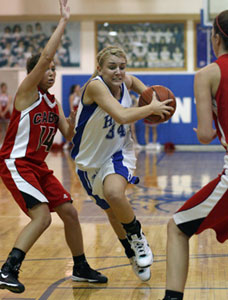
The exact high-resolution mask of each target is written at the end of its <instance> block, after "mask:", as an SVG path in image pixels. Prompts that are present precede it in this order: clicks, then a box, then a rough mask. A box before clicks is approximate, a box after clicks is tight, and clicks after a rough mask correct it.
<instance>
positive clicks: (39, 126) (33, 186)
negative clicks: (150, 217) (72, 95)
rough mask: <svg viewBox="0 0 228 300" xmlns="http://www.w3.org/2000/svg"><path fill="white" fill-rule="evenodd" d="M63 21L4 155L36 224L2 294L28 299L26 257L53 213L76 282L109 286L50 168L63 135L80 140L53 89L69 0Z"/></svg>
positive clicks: (22, 90) (5, 174) (0, 281)
mask: <svg viewBox="0 0 228 300" xmlns="http://www.w3.org/2000/svg"><path fill="white" fill-rule="evenodd" d="M59 3H60V11H61V19H60V21H59V24H58V26H57V28H56V30H55V31H54V33H53V34H52V36H51V38H50V40H49V41H48V43H47V45H46V47H45V48H44V50H43V52H42V53H41V54H37V55H34V56H32V57H31V58H30V59H29V60H28V62H27V72H28V75H27V76H26V78H25V79H24V81H23V82H22V83H21V85H20V86H19V88H18V90H17V93H16V96H15V100H14V109H13V113H12V117H11V121H10V125H9V128H8V131H7V133H6V138H5V140H4V144H3V146H2V149H1V151H0V176H1V178H2V180H3V182H4V183H5V185H6V187H7V188H8V189H9V191H10V192H11V194H12V195H13V197H14V198H15V200H16V201H17V203H18V204H19V206H20V207H21V209H22V210H23V211H24V212H25V213H26V214H27V215H28V216H29V217H30V219H31V221H30V222H29V223H28V224H27V225H26V227H25V228H24V229H23V230H22V232H21V233H20V235H19V236H18V238H17V240H16V242H15V244H14V246H13V249H12V251H11V252H10V254H9V256H8V258H7V260H6V262H5V263H4V264H3V266H2V268H1V270H0V289H8V290H10V291H11V292H14V293H22V292H23V291H24V290H25V287H24V285H23V284H22V283H21V282H20V281H19V280H18V273H19V269H20V266H21V264H22V262H23V260H24V258H25V255H26V253H27V252H28V251H29V249H30V248H31V247H32V245H33V244H34V243H35V242H36V240H37V239H38V238H39V237H40V235H41V234H42V233H43V232H44V231H45V230H46V229H47V228H48V226H49V225H50V223H51V214H50V211H55V212H57V214H58V215H59V217H60V218H61V219H62V221H63V223H64V229H65V237H66V241H67V243H68V246H69V248H70V250H71V253H72V256H73V261H74V267H73V276H72V279H73V280H75V281H88V282H99V283H104V282H107V277H105V276H104V275H102V274H101V273H99V272H97V271H95V270H93V269H91V268H90V266H89V264H88V263H87V261H86V258H85V255H84V249H83V239H82V232H81V227H80V223H79V219H78V214H77V211H76V209H75V208H74V206H73V205H72V199H71V196H70V194H69V193H68V192H67V191H66V190H65V189H64V187H63V186H62V184H61V183H60V182H59V181H58V180H57V178H56V177H55V176H54V175H53V171H52V170H49V169H48V167H47V165H46V163H45V162H44V160H45V158H46V156H47V154H48V152H49V151H50V149H51V146H52V143H53V139H54V136H55V134H56V131H57V129H59V130H60V131H61V133H62V134H63V135H64V137H65V138H66V139H67V140H69V141H70V140H71V139H72V137H73V134H74V123H75V113H74V112H72V113H71V115H70V117H69V118H68V119H66V118H65V116H64V113H63V110H62V107H61V105H60V104H59V103H58V101H57V100H56V99H55V97H54V95H51V94H49V92H48V89H49V88H51V87H52V86H53V84H54V82H55V76H56V73H55V65H54V62H53V57H54V55H55V52H56V50H57V48H58V45H59V44H60V41H61V37H62V35H63V33H64V30H65V27H66V25H67V22H68V20H69V17H70V11H69V7H68V6H67V0H59Z"/></svg>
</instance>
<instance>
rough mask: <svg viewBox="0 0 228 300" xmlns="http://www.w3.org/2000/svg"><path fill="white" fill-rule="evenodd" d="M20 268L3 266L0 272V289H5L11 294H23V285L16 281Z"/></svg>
mask: <svg viewBox="0 0 228 300" xmlns="http://www.w3.org/2000/svg"><path fill="white" fill-rule="evenodd" d="M19 267H20V266H13V267H11V266H10V265H8V264H4V265H3V266H2V269H1V270H0V289H7V290H9V291H11V292H13V293H23V292H24V290H25V287H24V285H23V284H22V283H21V282H20V281H19V280H18V274H19Z"/></svg>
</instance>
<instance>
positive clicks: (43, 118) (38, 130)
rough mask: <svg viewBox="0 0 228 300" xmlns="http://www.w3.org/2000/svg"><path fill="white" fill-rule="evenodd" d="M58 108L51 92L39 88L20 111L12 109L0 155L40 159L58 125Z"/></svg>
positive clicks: (49, 147) (3, 157)
mask: <svg viewBox="0 0 228 300" xmlns="http://www.w3.org/2000/svg"><path fill="white" fill-rule="evenodd" d="M58 121H59V109H58V105H57V103H56V101H55V97H54V95H51V94H49V93H48V92H47V93H44V92H43V91H41V90H39V96H38V99H37V101H35V102H34V103H33V104H32V105H31V106H30V107H28V108H26V109H25V110H23V111H18V110H16V109H15V107H14V109H13V112H12V117H11V120H10V124H9V127H8V130H7V133H6V137H5V140H4V143H3V145H2V149H1V151H0V159H7V158H12V159H13V158H27V159H29V160H33V161H35V162H42V161H44V159H45V158H46V156H47V154H48V152H49V150H50V149H51V146H52V143H53V140H54V136H55V134H56V131H57V129H58Z"/></svg>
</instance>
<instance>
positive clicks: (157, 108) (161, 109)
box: [149, 92, 174, 119]
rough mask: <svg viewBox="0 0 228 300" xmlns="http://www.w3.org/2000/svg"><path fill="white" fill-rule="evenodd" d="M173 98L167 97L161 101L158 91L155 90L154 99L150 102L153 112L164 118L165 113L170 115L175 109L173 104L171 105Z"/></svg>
mask: <svg viewBox="0 0 228 300" xmlns="http://www.w3.org/2000/svg"><path fill="white" fill-rule="evenodd" d="M172 101H173V99H167V100H164V101H159V100H158V99H157V97H156V92H153V97H152V101H151V103H150V104H149V105H150V106H151V109H152V114H154V115H159V116H160V117H161V118H162V119H164V118H165V115H168V116H169V115H170V113H171V112H172V111H173V110H174V108H173V107H172V106H169V103H171V102H172Z"/></svg>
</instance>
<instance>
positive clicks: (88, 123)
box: [71, 46, 172, 281]
mask: <svg viewBox="0 0 228 300" xmlns="http://www.w3.org/2000/svg"><path fill="white" fill-rule="evenodd" d="M97 63H98V65H97V70H96V71H95V73H94V74H93V76H92V78H91V79H90V80H89V81H88V82H87V84H86V85H85V86H84V90H83V94H82V99H81V102H80V104H79V108H78V113H77V120H76V134H75V136H74V138H73V144H74V146H73V149H72V152H71V156H72V158H73V159H74V160H75V162H76V165H77V169H76V171H77V174H78V176H79V178H80V181H81V183H82V185H83V186H84V188H85V189H86V191H87V193H88V195H89V196H90V197H91V198H92V199H93V200H94V201H95V202H96V204H97V205H99V206H100V207H101V208H102V209H104V210H105V212H106V213H107V215H108V218H109V221H110V223H111V225H112V227H113V229H114V231H115V233H116V234H117V236H118V238H119V240H120V242H121V243H122V245H123V247H124V248H125V253H126V255H127V257H128V258H129V259H130V262H131V264H132V267H133V270H134V272H135V274H136V275H137V276H138V277H139V278H140V279H141V280H143V281H147V280H149V279H150V265H151V264H152V262H153V255H152V251H151V249H150V247H149V245H148V242H147V240H146V238H145V235H144V234H143V232H142V228H141V224H140V222H139V221H138V220H137V219H136V217H135V214H134V211H133V209H132V207H131V205H130V203H129V201H128V199H127V197H126V195H125V190H126V187H127V184H128V183H132V184H134V183H137V182H138V181H139V179H138V178H137V177H134V176H133V172H134V170H135V165H136V157H135V153H134V149H133V140H132V137H131V131H130V123H132V122H135V121H137V120H139V119H143V118H145V117H147V116H149V115H150V114H152V113H153V114H157V115H160V116H161V117H162V118H164V116H165V115H169V114H170V111H172V108H171V107H169V106H168V104H169V103H170V102H171V101H172V100H170V99H169V100H166V101H164V102H159V101H158V100H157V99H156V96H155V95H153V101H152V102H151V103H150V104H148V105H146V106H144V107H132V99H131V97H130V95H129V92H128V90H133V91H134V92H136V93H137V94H141V93H142V92H143V91H144V90H145V89H146V88H147V87H146V86H145V85H144V84H143V83H142V82H141V81H140V80H139V79H137V78H136V77H134V76H131V75H127V74H126V73H125V72H126V64H127V59H126V55H125V53H124V51H123V50H122V49H121V48H119V47H115V46H110V47H107V48H104V49H103V50H102V51H100V52H99V53H98V56H97Z"/></svg>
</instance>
